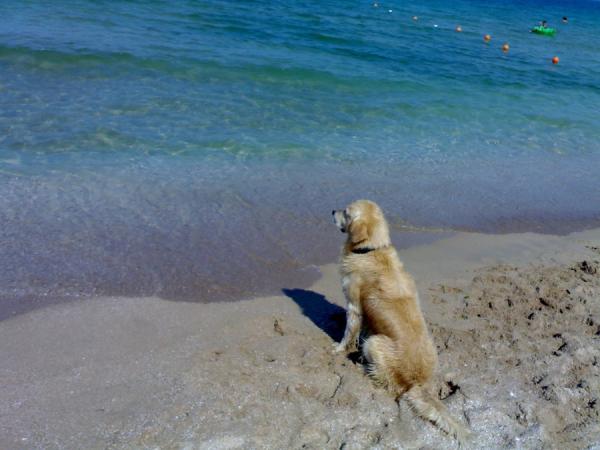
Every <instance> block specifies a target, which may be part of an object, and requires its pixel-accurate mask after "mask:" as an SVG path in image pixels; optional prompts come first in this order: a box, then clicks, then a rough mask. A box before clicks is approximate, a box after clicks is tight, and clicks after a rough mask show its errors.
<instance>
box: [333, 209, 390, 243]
mask: <svg viewBox="0 0 600 450" xmlns="http://www.w3.org/2000/svg"><path fill="white" fill-rule="evenodd" d="M332 214H333V221H334V223H335V225H336V226H337V227H338V228H339V229H340V231H341V232H342V233H348V242H349V243H350V244H351V247H352V248H357V249H358V248H370V249H376V248H380V247H385V246H387V245H390V233H389V230H388V226H387V222H386V221H385V217H384V216H383V212H382V211H381V209H380V208H379V206H377V204H376V203H374V202H372V201H369V200H357V201H355V202H354V203H351V204H350V205H348V206H347V207H346V208H345V209H343V210H333V211H332Z"/></svg>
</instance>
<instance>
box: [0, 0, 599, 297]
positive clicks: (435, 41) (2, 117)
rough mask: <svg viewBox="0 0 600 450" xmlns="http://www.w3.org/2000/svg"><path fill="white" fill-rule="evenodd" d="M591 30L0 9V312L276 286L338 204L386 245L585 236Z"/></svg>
mask: <svg viewBox="0 0 600 450" xmlns="http://www.w3.org/2000/svg"><path fill="white" fill-rule="evenodd" d="M413 16H418V20H413ZM563 16H568V17H569V22H568V24H564V23H562V21H561V18H562V17H563ZM542 19H545V20H547V21H548V22H549V25H550V26H552V27H555V28H556V29H557V34H556V35H555V36H554V37H544V36H538V35H534V34H531V33H529V29H530V28H531V27H532V26H533V25H536V24H537V23H538V22H539V21H540V20H542ZM599 24H600V3H598V2H592V1H575V2H547V1H543V2H542V1H534V0H527V1H510V2H505V1H503V2H500V1H485V2H484V1H458V2H451V3H450V2H442V1H434V2H427V3H426V4H423V3H422V2H409V3H407V2H398V1H390V2H378V7H374V6H373V3H372V2H333V1H324V2H308V1H279V2H272V1H269V2H266V1H258V0H257V1H247V2H234V1H217V2H197V1H182V2H167V1H118V2H109V1H104V2H92V1H56V2H52V3H50V2H42V1H16V0H4V1H3V2H2V3H1V4H0V105H1V108H0V223H1V225H0V227H1V228H0V244H1V246H2V252H1V254H0V296H2V297H3V298H5V299H10V302H11V305H13V304H17V303H19V302H21V300H22V299H30V300H31V299H37V301H38V302H40V303H41V304H43V302H45V301H47V300H46V299H47V298H50V297H52V298H57V297H64V298H77V297H79V296H81V295H102V294H110V295H112V294H124V295H159V296H163V297H165V298H177V299H188V300H199V301H209V300H212V299H223V298H237V297H239V296H242V295H249V294H254V293H260V292H266V291H270V290H273V289H276V288H280V287H293V286H290V283H294V282H296V281H298V280H299V279H301V278H303V277H310V276H312V275H313V271H312V269H311V268H310V266H311V264H318V263H322V262H325V261H329V260H331V259H332V258H333V257H334V255H335V253H336V250H335V248H336V247H337V245H338V244H339V239H341V237H340V236H338V235H337V234H335V230H334V229H333V228H331V226H330V225H329V223H328V220H329V214H328V213H329V211H330V210H331V209H332V208H334V207H340V206H341V205H343V204H345V203H347V202H349V201H351V200H353V199H355V198H358V197H367V198H372V199H374V200H376V201H378V202H379V203H381V204H382V206H384V208H385V209H386V211H387V213H388V216H389V218H390V220H391V221H392V222H393V223H394V224H395V226H396V228H397V229H399V230H429V229H434V230H454V229H474V230H483V231H513V230H536V231H545V232H566V231H570V230H575V229H579V228H582V227H589V226H596V225H597V224H598V223H599V222H600V183H599V182H598V173H600V148H599V144H598V143H599V142H600V122H599V121H600V25H599ZM457 25H461V26H462V29H463V32H462V33H457V32H455V31H454V30H455V27H456V26H457ZM485 34H490V35H491V36H492V40H491V42H490V43H488V44H486V43H485V42H484V41H483V35H485ZM504 43H508V44H509V45H510V50H509V52H507V53H504V52H502V50H501V46H502V44H504ZM553 56H558V57H559V58H560V62H559V64H557V65H553V64H552V63H551V59H552V57H553ZM400 244H402V243H400ZM6 301H8V300H6ZM15 302H16V303H15ZM11 307H12V306H11Z"/></svg>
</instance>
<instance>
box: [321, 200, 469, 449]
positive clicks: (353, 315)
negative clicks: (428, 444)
mask: <svg viewBox="0 0 600 450" xmlns="http://www.w3.org/2000/svg"><path fill="white" fill-rule="evenodd" d="M332 214H333V219H334V222H335V224H336V226H337V227H338V228H339V229H340V230H341V231H342V232H344V233H347V234H348V238H347V240H346V243H345V244H344V247H343V250H342V256H341V268H340V272H341V276H342V287H343V289H344V294H345V296H346V300H347V304H348V307H347V320H346V331H345V333H344V337H343V339H342V341H341V342H340V343H339V344H337V345H336V347H335V351H336V352H347V351H349V350H351V349H354V348H356V346H357V344H358V337H359V334H360V331H361V328H364V330H365V331H366V332H367V333H366V334H367V335H368V336H369V337H368V339H366V340H365V341H364V343H363V345H362V351H363V355H364V357H365V358H366V360H367V361H368V363H369V367H368V371H369V374H370V375H371V376H372V378H373V379H374V380H375V382H377V383H378V384H380V385H383V386H385V387H386V388H387V389H388V390H389V391H391V392H392V393H393V394H394V395H395V396H396V399H399V398H400V396H402V395H404V398H406V399H407V400H408V402H409V404H410V405H411V407H412V409H413V410H414V411H415V412H416V413H417V414H418V415H419V416H421V417H422V418H424V419H426V420H429V421H431V422H432V423H434V424H435V425H437V426H438V427H439V428H441V429H442V430H444V431H445V432H447V433H448V434H450V435H452V436H454V437H455V438H457V439H458V440H459V441H460V442H462V441H464V439H465V438H466V437H467V436H468V434H469V432H468V431H467V430H466V429H465V428H464V427H463V426H462V425H461V424H459V423H458V422H457V421H455V420H454V419H453V418H452V417H450V415H449V413H448V411H447V409H446V407H445V406H444V405H443V404H442V402H441V401H440V400H439V399H438V398H437V396H435V395H433V394H432V393H431V390H432V388H433V386H432V382H433V375H434V372H435V370H436V367H437V353H436V350H435V347H434V345H433V342H432V340H431V337H430V335H429V332H428V330H427V326H426V324H425V320H424V319H423V314H422V313H421V308H420V306H419V296H418V293H417V289H416V286H415V282H414V280H413V279H412V277H411V276H410V275H409V274H408V273H407V272H406V271H405V270H404V267H403V265H402V262H401V261H400V259H399V258H398V254H397V253H396V250H395V249H394V247H393V246H392V244H391V241H390V237H389V230H388V225H387V222H386V220H385V218H384V216H383V213H382V211H381V209H380V208H379V206H377V205H376V204H375V203H373V202H371V201H368V200H359V201H356V202H354V203H352V204H351V205H349V206H348V207H347V208H346V209H344V210H340V211H335V210H334V211H333V212H332Z"/></svg>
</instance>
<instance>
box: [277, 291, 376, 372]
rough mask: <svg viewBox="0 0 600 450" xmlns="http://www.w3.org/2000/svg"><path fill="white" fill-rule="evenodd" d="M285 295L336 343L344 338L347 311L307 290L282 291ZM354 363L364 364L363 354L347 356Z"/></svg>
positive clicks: (355, 353)
mask: <svg viewBox="0 0 600 450" xmlns="http://www.w3.org/2000/svg"><path fill="white" fill-rule="evenodd" d="M282 291H283V293H284V294H285V295H286V296H288V297H289V298H291V299H292V300H293V301H294V302H296V304H297V305H298V306H299V307H300V309H301V310H302V314H304V315H305V316H306V317H308V318H309V319H310V320H312V322H313V323H314V324H315V325H316V326H318V327H319V328H320V329H321V330H323V331H324V332H325V333H327V334H328V335H329V337H330V338H331V339H333V340H334V341H335V342H339V341H341V340H342V338H343V337H344V329H345V328H346V310H345V309H344V308H342V307H340V306H338V305H336V304H335V303H331V302H330V301H329V300H327V298H326V297H325V296H324V295H322V294H319V293H318V292H314V291H308V290H306V289H282ZM347 357H348V359H349V360H351V361H352V362H354V363H355V364H356V363H362V362H364V361H363V360H362V356H361V352H360V351H354V352H351V353H349V354H348V355H347Z"/></svg>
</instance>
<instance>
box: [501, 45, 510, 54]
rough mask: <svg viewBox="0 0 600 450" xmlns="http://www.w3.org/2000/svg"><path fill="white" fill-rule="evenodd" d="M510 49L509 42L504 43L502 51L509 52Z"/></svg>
mask: <svg viewBox="0 0 600 450" xmlns="http://www.w3.org/2000/svg"><path fill="white" fill-rule="evenodd" d="M509 50H510V46H509V45H508V44H504V45H503V46H502V51H503V52H504V53H507V52H508V51H509Z"/></svg>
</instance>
